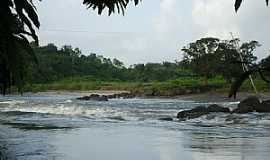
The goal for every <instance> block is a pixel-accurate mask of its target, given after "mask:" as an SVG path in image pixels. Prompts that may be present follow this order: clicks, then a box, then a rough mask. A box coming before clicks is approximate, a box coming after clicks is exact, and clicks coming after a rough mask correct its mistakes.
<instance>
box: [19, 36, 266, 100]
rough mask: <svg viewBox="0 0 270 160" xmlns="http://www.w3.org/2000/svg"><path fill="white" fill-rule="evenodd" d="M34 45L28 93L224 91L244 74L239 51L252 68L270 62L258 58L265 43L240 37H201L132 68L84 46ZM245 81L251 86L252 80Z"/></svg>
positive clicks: (27, 86) (26, 70) (25, 87)
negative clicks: (171, 56) (171, 57)
mask: <svg viewBox="0 0 270 160" xmlns="http://www.w3.org/2000/svg"><path fill="white" fill-rule="evenodd" d="M31 46H32V48H33V50H34V52H35V54H36V57H37V62H38V63H29V64H28V65H27V67H25V71H24V72H25V75H27V76H25V77H26V78H25V79H24V91H44V90H89V89H116V90H117V89H123V90H134V89H136V88H138V86H143V87H141V88H143V89H145V88H148V89H149V88H151V90H153V88H154V90H160V88H165V90H166V91H167V92H168V90H171V89H172V88H173V89H175V88H179V87H180V88H187V87H192V89H198V88H200V87H207V88H208V87H210V88H211V89H213V88H214V89H217V88H223V89H225V87H226V88H228V86H230V85H231V84H232V83H233V82H234V81H235V80H236V79H237V78H238V77H239V75H240V74H241V73H243V69H242V63H243V62H242V60H241V59H240V56H239V52H240V53H241V55H242V56H243V61H244V63H245V64H246V65H247V66H248V67H249V69H252V68H253V67H255V66H258V65H260V66H268V65H269V63H270V57H267V58H265V59H262V60H261V61H258V59H257V57H256V56H255V55H254V52H255V50H256V49H257V47H260V46H261V44H260V43H259V42H257V41H255V40H252V41H248V42H241V41H240V40H239V39H233V40H220V39H218V38H212V37H206V38H201V39H198V40H196V41H195V42H191V43H189V44H187V45H186V46H184V47H182V48H180V49H179V53H177V54H181V55H182V57H183V58H182V59H179V60H175V61H174V62H162V63H150V62H149V63H146V64H142V63H138V64H134V65H130V66H126V65H125V64H124V62H122V61H121V60H118V59H117V58H113V59H111V58H106V57H103V56H102V55H100V54H98V53H82V52H81V50H80V49H79V48H74V47H72V46H70V45H64V46H62V47H60V48H58V47H57V46H56V45H55V44H53V43H49V44H47V45H45V46H37V45H36V44H34V43H31ZM256 77H257V76H256V75H255V78H256ZM256 79H259V78H256ZM104 83H105V84H104ZM246 83H247V85H246V87H247V88H250V87H249V83H248V82H246ZM258 83H259V86H261V88H265V85H266V84H265V83H263V82H261V81H260V80H258ZM112 84H113V85H112ZM104 86H105V87H104ZM145 86H147V87H145ZM149 86H150V87H149ZM141 92H146V91H145V90H144V91H141ZM169 92H170V91H169ZM178 92H179V91H177V93H171V94H172V95H174V94H176V95H177V94H183V93H182V91H181V92H180V93H178ZM151 94H153V93H151ZM166 94H168V93H166Z"/></svg>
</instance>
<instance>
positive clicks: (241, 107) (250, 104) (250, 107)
mask: <svg viewBox="0 0 270 160" xmlns="http://www.w3.org/2000/svg"><path fill="white" fill-rule="evenodd" d="M258 105H260V100H259V98H258V97H255V96H251V97H248V98H247V99H244V100H243V101H241V102H240V103H239V104H238V106H237V108H236V109H235V110H234V111H233V113H240V114H242V113H249V112H253V111H254V110H255V107H256V106H258Z"/></svg>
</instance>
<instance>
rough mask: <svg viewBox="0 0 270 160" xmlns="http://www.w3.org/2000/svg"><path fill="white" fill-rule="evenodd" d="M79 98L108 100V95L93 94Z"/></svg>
mask: <svg viewBox="0 0 270 160" xmlns="http://www.w3.org/2000/svg"><path fill="white" fill-rule="evenodd" d="M77 99H78V100H86V101H89V100H92V101H108V97H107V96H105V95H98V94H91V95H90V96H83V97H79V98H77Z"/></svg>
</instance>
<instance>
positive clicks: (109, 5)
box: [83, 0, 141, 15]
mask: <svg viewBox="0 0 270 160" xmlns="http://www.w3.org/2000/svg"><path fill="white" fill-rule="evenodd" d="M131 1H134V4H135V5H138V4H139V2H140V1H141V0H84V1H83V4H84V5H86V6H87V7H88V8H92V9H93V10H96V9H97V10H98V14H101V13H102V12H103V10H104V9H108V14H109V15H111V14H112V13H115V12H117V13H119V14H120V13H122V14H124V13H125V9H126V8H127V5H128V4H129V3H130V2H131Z"/></svg>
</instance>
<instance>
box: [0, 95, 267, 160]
mask: <svg viewBox="0 0 270 160" xmlns="http://www.w3.org/2000/svg"><path fill="white" fill-rule="evenodd" d="M76 97H78V94H73V93H68V92H67V93H66V94H63V93H62V94H57V93H50V94H48V93H43V94H26V95H23V96H5V97H0V160H2V159H11V160H47V159H49V160H179V159H183V160H217V159H221V160H239V159H242V160H253V159H257V160H268V159H269V157H270V114H259V113H250V114H243V115H234V114H222V113H218V114H210V115H207V116H203V117H200V118H197V119H193V120H188V121H184V122H179V121H178V120H177V119H175V118H174V121H161V120H159V119H160V118H165V117H176V114H177V112H178V111H180V110H185V109H190V108H193V107H195V106H198V105H208V104H212V103H217V104H221V105H223V106H226V107H230V108H234V107H235V106H236V105H237V103H238V102H237V101H233V100H216V99H213V98H209V99H208V100H198V99H196V100H192V99H188V100H186V99H181V98H178V99H140V98H135V99H114V100H110V101H108V102H95V101H79V100H76V99H75V98H76Z"/></svg>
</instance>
